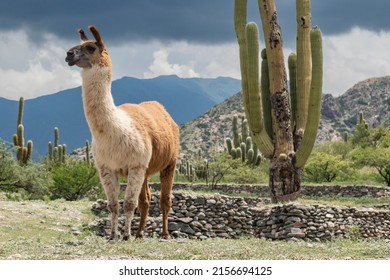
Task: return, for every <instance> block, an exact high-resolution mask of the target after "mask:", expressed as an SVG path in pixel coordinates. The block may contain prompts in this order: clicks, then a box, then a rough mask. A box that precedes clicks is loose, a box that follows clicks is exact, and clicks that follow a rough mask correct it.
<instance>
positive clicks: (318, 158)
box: [304, 152, 350, 183]
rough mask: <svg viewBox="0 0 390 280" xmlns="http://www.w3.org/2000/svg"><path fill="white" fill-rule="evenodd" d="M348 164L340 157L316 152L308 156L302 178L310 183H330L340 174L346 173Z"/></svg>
mask: <svg viewBox="0 0 390 280" xmlns="http://www.w3.org/2000/svg"><path fill="white" fill-rule="evenodd" d="M349 168H350V163H349V162H348V161H346V160H343V159H342V156H341V155H329V154H327V153H323V152H317V153H314V154H312V155H311V156H310V158H309V160H308V161H307V163H306V166H305V169H304V178H305V179H306V180H308V181H310V182H315V183H321V182H332V181H333V180H335V179H336V177H338V176H339V175H341V174H342V173H347V172H348V171H349Z"/></svg>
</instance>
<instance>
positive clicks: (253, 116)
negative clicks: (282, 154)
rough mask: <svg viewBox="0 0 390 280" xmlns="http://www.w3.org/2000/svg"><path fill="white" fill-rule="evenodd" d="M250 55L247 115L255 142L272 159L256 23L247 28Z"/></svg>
mask: <svg viewBox="0 0 390 280" xmlns="http://www.w3.org/2000/svg"><path fill="white" fill-rule="evenodd" d="M246 38H247V53H248V62H247V65H248V68H247V69H248V71H247V75H248V95H249V100H250V102H249V104H250V107H249V110H248V111H249V115H247V118H248V123H249V127H250V130H251V133H252V137H253V141H255V142H256V143H257V146H258V147H259V149H260V151H261V152H262V153H263V155H264V156H266V157H268V158H270V157H271V156H272V154H273V150H274V147H273V143H272V140H271V138H270V136H269V134H268V133H267V131H266V129H265V128H264V125H263V123H264V118H263V112H262V104H261V101H262V100H261V95H260V92H259V88H260V85H259V30H258V28H257V25H256V24H255V23H248V24H247V27H246Z"/></svg>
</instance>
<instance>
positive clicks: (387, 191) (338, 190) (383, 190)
mask: <svg viewBox="0 0 390 280" xmlns="http://www.w3.org/2000/svg"><path fill="white" fill-rule="evenodd" d="M150 187H151V188H152V189H153V190H160V185H159V184H156V183H154V184H150ZM173 189H174V190H175V191H178V190H184V189H192V190H195V191H202V190H209V191H210V190H211V191H214V192H223V193H232V194H239V193H243V192H247V193H255V194H257V195H259V196H264V197H269V187H268V186H261V185H241V186H237V185H217V186H215V187H214V188H213V189H211V187H209V186H206V185H189V184H179V183H178V184H175V185H174V186H173ZM301 194H302V195H304V196H325V195H326V196H336V195H337V196H348V197H363V196H370V197H384V196H387V197H389V196H390V188H389V187H376V186H358V185H355V186H338V185H336V186H302V189H301Z"/></svg>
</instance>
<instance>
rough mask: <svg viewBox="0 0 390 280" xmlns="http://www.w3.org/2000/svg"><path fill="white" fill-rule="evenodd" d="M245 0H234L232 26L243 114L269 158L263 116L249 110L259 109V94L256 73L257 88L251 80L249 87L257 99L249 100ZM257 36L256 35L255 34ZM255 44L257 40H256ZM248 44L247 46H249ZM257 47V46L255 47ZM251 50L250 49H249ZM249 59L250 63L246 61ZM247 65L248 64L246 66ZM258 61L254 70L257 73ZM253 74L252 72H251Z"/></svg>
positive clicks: (255, 139) (256, 141)
mask: <svg viewBox="0 0 390 280" xmlns="http://www.w3.org/2000/svg"><path fill="white" fill-rule="evenodd" d="M246 4H247V1H246V0H235V2H234V27H235V31H236V35H237V40H238V45H239V52H240V68H241V82H242V99H243V106H244V111H245V115H246V117H247V120H248V124H249V129H250V131H251V136H252V138H253V139H252V140H253V142H255V143H257V145H258V147H259V149H260V151H261V152H262V153H263V154H264V156H266V157H268V158H270V157H271V156H272V154H273V143H272V140H271V138H270V137H269V135H268V134H267V132H266V131H265V130H263V129H262V127H263V124H262V123H263V118H262V115H256V114H253V112H251V110H257V111H258V110H261V103H260V95H259V85H258V79H259V77H258V74H257V88H256V85H255V83H256V82H255V83H253V82H251V87H252V89H254V91H252V94H253V96H254V98H255V99H256V100H257V101H256V102H254V103H253V102H252V101H249V100H250V95H249V89H248V87H249V81H248V74H249V73H248V68H249V67H250V68H251V69H252V68H255V65H254V64H252V63H253V62H252V59H253V57H251V58H249V57H248V44H247V38H246V37H247V34H246ZM257 37H258V35H257ZM256 44H257V46H258V44H259V41H258V40H257V42H256ZM251 47H252V46H250V47H249V48H251ZM255 48H256V46H255ZM257 48H258V47H257ZM251 50H252V49H251ZM258 55H259V54H258V50H257V53H256V51H254V56H255V57H257V61H258ZM248 61H251V63H248ZM248 65H249V66H248ZM258 71H259V70H258V62H257V69H256V72H257V73H258ZM252 76H253V74H252ZM251 106H255V107H254V108H255V109H252V107H251ZM260 128H261V129H260Z"/></svg>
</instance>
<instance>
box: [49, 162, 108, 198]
mask: <svg viewBox="0 0 390 280" xmlns="http://www.w3.org/2000/svg"><path fill="white" fill-rule="evenodd" d="M52 176H53V181H54V184H53V185H52V187H51V188H50V191H51V193H52V196H51V197H52V198H53V199H57V198H64V199H66V200H68V201H74V200H78V199H81V198H84V197H88V196H99V195H100V193H101V187H100V180H99V175H98V172H97V170H96V168H95V167H94V166H92V165H89V164H86V163H84V162H79V161H70V162H69V163H67V164H60V165H57V166H54V167H53V170H52Z"/></svg>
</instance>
